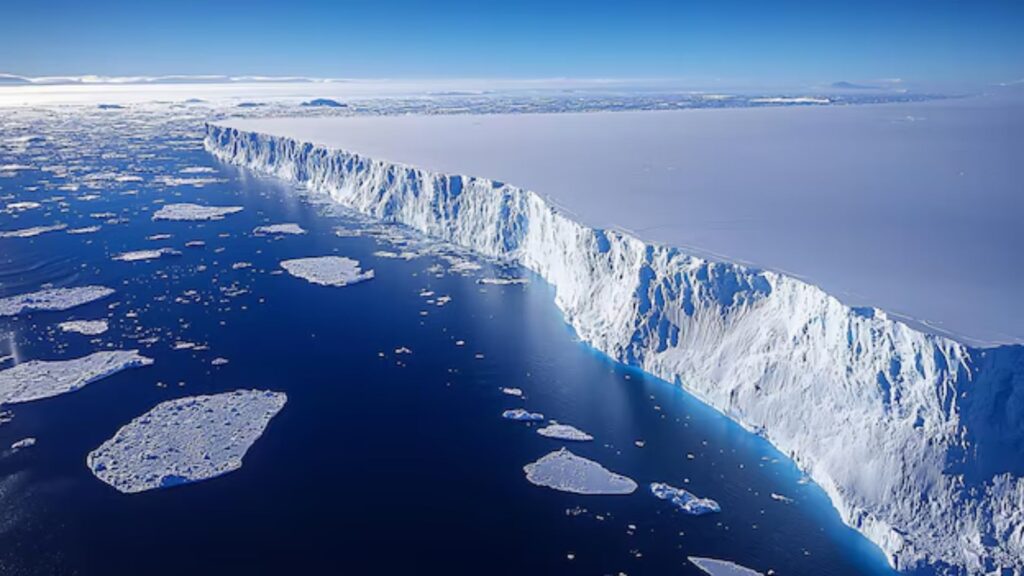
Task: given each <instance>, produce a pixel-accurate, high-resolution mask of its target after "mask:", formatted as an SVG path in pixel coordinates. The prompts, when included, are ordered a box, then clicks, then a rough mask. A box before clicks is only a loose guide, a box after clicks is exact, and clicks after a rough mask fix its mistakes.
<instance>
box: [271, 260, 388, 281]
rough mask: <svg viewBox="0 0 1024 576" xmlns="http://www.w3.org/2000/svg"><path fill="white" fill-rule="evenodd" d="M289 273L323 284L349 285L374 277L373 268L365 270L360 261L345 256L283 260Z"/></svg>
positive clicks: (284, 266)
mask: <svg viewBox="0 0 1024 576" xmlns="http://www.w3.org/2000/svg"><path fill="white" fill-rule="evenodd" d="M281 267H282V268H284V269H285V270H287V271H288V273H289V274H291V275H292V276H295V277H297V278H302V279H303V280H307V281H309V282H312V283H313V284H320V285H322V286H348V285H350V284H356V283H358V282H362V281H364V280H371V279H373V270H366V271H364V270H363V269H362V268H360V267H359V261H358V260H353V259H351V258H345V257H344V256H318V257H314V258H296V259H294V260H285V261H283V262H281Z"/></svg>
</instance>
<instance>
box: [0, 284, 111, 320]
mask: <svg viewBox="0 0 1024 576" xmlns="http://www.w3.org/2000/svg"><path fill="white" fill-rule="evenodd" d="M113 293H114V290H113V289H112V288H107V287H106V286H79V287H77V288H50V289H48V290H40V291H38V292H32V293H29V294H18V295H16V296H8V297H7V298H0V316H16V315H18V314H21V313H22V312H37V311H60V310H70V309H71V308H74V307H76V306H81V305H83V304H88V303H89V302H94V301H96V300H101V299H103V298H106V297H107V296H110V295H111V294H113Z"/></svg>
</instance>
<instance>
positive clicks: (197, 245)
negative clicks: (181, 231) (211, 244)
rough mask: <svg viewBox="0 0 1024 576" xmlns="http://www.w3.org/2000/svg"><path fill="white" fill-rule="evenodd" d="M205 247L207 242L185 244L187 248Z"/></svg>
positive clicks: (199, 241) (191, 241)
mask: <svg viewBox="0 0 1024 576" xmlns="http://www.w3.org/2000/svg"><path fill="white" fill-rule="evenodd" d="M203 246H206V242H203V241H202V240H189V241H188V242H185V248H202V247H203Z"/></svg>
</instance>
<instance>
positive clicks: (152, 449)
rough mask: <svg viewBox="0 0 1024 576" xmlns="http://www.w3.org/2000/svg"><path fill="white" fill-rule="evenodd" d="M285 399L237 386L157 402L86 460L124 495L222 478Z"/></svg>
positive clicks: (237, 463) (238, 465) (239, 464)
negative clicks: (220, 391)
mask: <svg viewBox="0 0 1024 576" xmlns="http://www.w3.org/2000/svg"><path fill="white" fill-rule="evenodd" d="M286 401H287V396H286V395H285V394H284V393H283V392H269V391H264V390H236V391H234V392H226V393H223V394H214V395H211V396H192V397H188V398H179V399H177V400H169V401H167V402H162V403H160V404H158V405H157V406H156V407H154V408H153V409H152V410H150V411H149V412H146V413H145V414H143V415H142V416H139V417H138V418H135V419H134V420H132V421H131V422H129V423H128V424H125V425H124V426H123V427H121V429H120V430H118V431H117V433H116V434H114V437H113V438H111V439H110V440H107V441H106V442H104V443H103V444H102V445H100V447H99V448H97V449H96V450H93V451H92V452H90V453H89V456H88V457H87V458H86V463H87V464H88V466H89V469H90V470H92V473H93V474H94V475H95V476H96V477H97V478H99V479H100V480H102V481H104V482H106V483H107V484H109V485H111V486H113V487H114V488H115V489H117V490H118V491H120V492H123V493H126V494H131V493H136V492H144V491H146V490H153V489H155V488H166V487H170V486H177V485H180V484H187V483H191V482H198V481H200V480H207V479H210V478H214V477H217V476H221V475H223V474H227V473H228V472H232V471H234V470H237V469H239V468H241V467H242V459H243V458H244V457H245V454H246V452H248V451H249V448H250V447H251V446H252V445H253V444H254V443H255V442H256V440H257V439H258V438H259V437H260V436H261V435H262V434H263V431H264V430H265V429H266V427H267V425H268V424H269V423H270V420H271V419H272V418H273V417H274V416H276V415H277V413H278V412H279V411H280V410H281V408H283V407H284V405H285V402H286Z"/></svg>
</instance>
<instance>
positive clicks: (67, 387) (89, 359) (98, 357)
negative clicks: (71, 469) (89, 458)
mask: <svg viewBox="0 0 1024 576" xmlns="http://www.w3.org/2000/svg"><path fill="white" fill-rule="evenodd" d="M152 363H153V360H152V359H150V358H147V357H145V356H143V355H141V354H139V353H138V351H137V350H109V351H103V352H94V353H92V354H89V355H88V356H83V357H81V358H75V359H72V360H53V361H47V360H31V361H29V362H23V363H21V364H18V365H16V366H14V367H12V368H8V369H6V370H0V406H2V405H8V404H20V403H22V402H31V401H33V400H41V399H43V398H50V397H52V396H59V395H61V394H66V393H68V392H74V391H75V390H78V389H79V388H82V387H85V386H87V385H88V384H92V383H93V382H96V381H97V380H102V379H103V378H106V377H107V376H111V375H113V374H116V373H118V372H120V371H122V370H125V369H127V368H133V367H136V366H148V365H150V364H152Z"/></svg>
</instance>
